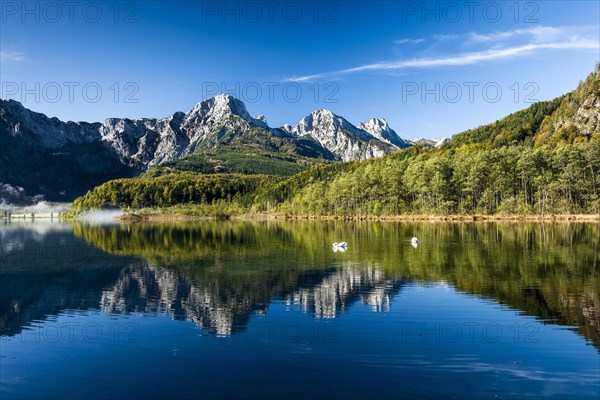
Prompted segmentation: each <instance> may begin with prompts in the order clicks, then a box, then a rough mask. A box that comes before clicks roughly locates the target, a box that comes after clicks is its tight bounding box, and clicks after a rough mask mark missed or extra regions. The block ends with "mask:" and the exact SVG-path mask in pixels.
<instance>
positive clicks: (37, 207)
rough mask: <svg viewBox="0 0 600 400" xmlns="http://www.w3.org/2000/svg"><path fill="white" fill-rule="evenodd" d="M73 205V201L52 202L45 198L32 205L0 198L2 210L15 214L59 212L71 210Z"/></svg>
mask: <svg viewBox="0 0 600 400" xmlns="http://www.w3.org/2000/svg"><path fill="white" fill-rule="evenodd" d="M71 207H72V204H71V203H50V202H47V201H45V200H41V201H38V202H36V203H34V204H31V205H19V204H13V203H9V202H7V201H6V199H0V211H2V210H4V211H10V212H11V213H13V214H31V213H34V214H49V213H53V214H59V213H61V212H65V211H69V210H70V209H71Z"/></svg>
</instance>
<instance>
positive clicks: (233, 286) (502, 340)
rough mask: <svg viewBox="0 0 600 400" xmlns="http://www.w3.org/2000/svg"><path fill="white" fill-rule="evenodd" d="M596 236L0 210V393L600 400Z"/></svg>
mask: <svg viewBox="0 0 600 400" xmlns="http://www.w3.org/2000/svg"><path fill="white" fill-rule="evenodd" d="M413 236H417V237H418V238H419V239H420V242H419V244H418V245H417V246H416V247H414V246H413V245H412V244H411V241H410V238H411V237H413ZM338 241H346V242H348V247H347V251H345V252H343V251H337V252H335V251H333V248H332V243H333V242H338ZM599 253H600V225H598V224H541V223H539V224H509V223H501V224H494V223H477V224H440V223H341V222H336V223H333V222H332V223H316V222H287V223H284V222H281V223H274V222H200V223H181V224H122V225H119V224H113V225H87V224H73V225H71V224H58V223H54V224H50V223H48V224H43V223H29V224H28V223H23V224H18V223H9V224H6V223H5V224H4V225H0V333H1V335H2V336H1V341H0V346H1V347H0V398H1V399H2V400H7V399H14V398H27V399H29V398H54V399H69V398H73V399H84V398H85V399H94V398H101V399H133V398H145V399H151V398H203V399H217V398H218V399H225V398H238V399H250V398H259V399H271V398H272V399H290V398H303V399H305V398H329V399H331V398H345V399H350V398H361V399H364V398H370V399H374V398H422V399H427V398H444V399H522V398H532V399H534V398H557V399H565V398H568V399H598V398H599V397H600V353H599V349H600V257H599Z"/></svg>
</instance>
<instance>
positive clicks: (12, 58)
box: [0, 51, 26, 63]
mask: <svg viewBox="0 0 600 400" xmlns="http://www.w3.org/2000/svg"><path fill="white" fill-rule="evenodd" d="M25 60H26V58H25V55H24V54H23V53H18V52H14V51H0V63H9V62H21V61H25Z"/></svg>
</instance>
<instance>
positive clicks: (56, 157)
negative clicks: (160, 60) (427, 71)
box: [0, 95, 409, 200]
mask: <svg viewBox="0 0 600 400" xmlns="http://www.w3.org/2000/svg"><path fill="white" fill-rule="evenodd" d="M362 126H363V128H359V127H356V126H354V125H352V124H351V123H350V122H348V121H346V120H345V119H344V118H342V117H340V116H338V115H335V114H334V113H332V112H331V111H328V110H319V111H315V112H313V113H311V114H310V115H309V116H307V117H306V118H304V119H303V120H302V121H300V122H299V123H298V124H296V125H294V126H289V125H286V126H284V127H283V128H280V129H272V128H270V127H269V125H268V124H267V122H266V118H265V117H264V116H262V115H261V116H258V117H257V118H254V117H252V116H251V115H250V114H249V113H248V110H247V109H246V106H245V105H244V103H243V102H241V101H240V100H238V99H236V98H234V97H232V96H227V95H219V96H216V97H213V98H210V99H208V100H205V101H203V102H201V103H198V104H197V105H196V106H194V107H193V108H192V109H191V110H189V111H188V112H186V113H183V112H177V113H175V114H173V115H171V116H168V117H166V118H160V119H154V118H142V119H127V118H109V119H107V120H106V121H104V123H87V122H71V121H69V122H62V121H60V120H58V119H57V118H48V117H46V116H45V115H43V114H40V113H36V112H33V111H31V110H28V109H26V108H25V107H23V105H22V104H20V103H18V102H16V101H12V100H8V101H4V100H0V139H1V140H2V143H3V146H2V148H0V167H1V169H0V183H7V184H11V185H15V186H20V187H24V188H25V190H26V192H27V193H28V194H29V195H32V194H43V195H45V196H47V197H48V198H49V199H51V200H71V199H73V198H74V197H76V196H79V195H82V194H84V193H85V192H86V191H87V190H89V189H91V188H93V187H94V186H96V185H98V184H100V183H103V182H105V181H107V180H110V179H115V178H121V177H127V176H135V175H137V174H139V173H141V172H143V171H145V170H146V169H148V168H149V167H151V166H153V165H160V164H162V163H164V162H167V161H172V160H177V159H180V158H183V157H186V156H188V155H191V154H194V153H196V152H198V151H203V150H208V149H211V148H212V147H214V146H215V145H217V144H220V145H221V144H224V145H227V144H230V143H236V144H241V145H242V146H250V147H251V146H252V141H253V138H256V137H258V136H260V137H261V138H263V139H264V140H266V141H269V138H272V137H276V138H280V139H281V138H283V139H284V141H283V142H285V143H288V142H294V141H297V140H300V139H303V138H306V137H310V138H312V139H313V140H314V141H315V142H316V143H318V145H319V146H321V147H322V151H320V152H316V153H319V154H332V155H333V157H335V158H337V159H339V160H343V161H350V160H364V159H368V158H372V157H379V156H382V155H384V154H386V153H389V152H392V151H395V150H398V149H401V148H404V147H407V146H408V145H409V143H407V142H405V141H403V140H402V139H400V138H399V137H398V136H397V135H396V133H395V132H394V131H393V130H392V129H391V128H389V126H388V125H387V123H386V122H385V121H383V120H377V119H374V120H371V121H370V122H369V121H368V122H367V123H364V124H362ZM244 138H246V139H244ZM265 138H266V139H265ZM283 142H282V141H281V140H280V141H279V142H278V143H280V144H281V143H283ZM305 142H306V141H303V143H305ZM271 147H273V146H271ZM276 147H277V145H275V146H274V147H273V148H269V151H275V152H277V151H278V150H280V149H278V148H276Z"/></svg>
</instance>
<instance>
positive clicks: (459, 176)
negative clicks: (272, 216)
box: [75, 67, 600, 216]
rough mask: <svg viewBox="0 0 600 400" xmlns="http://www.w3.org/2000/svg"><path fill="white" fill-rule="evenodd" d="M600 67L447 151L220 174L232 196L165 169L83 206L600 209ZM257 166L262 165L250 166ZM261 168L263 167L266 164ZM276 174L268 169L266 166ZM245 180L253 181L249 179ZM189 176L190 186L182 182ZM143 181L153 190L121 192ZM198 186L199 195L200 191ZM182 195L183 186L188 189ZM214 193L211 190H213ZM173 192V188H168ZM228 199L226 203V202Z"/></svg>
mask: <svg viewBox="0 0 600 400" xmlns="http://www.w3.org/2000/svg"><path fill="white" fill-rule="evenodd" d="M599 82H600V67H597V68H596V70H595V71H594V72H593V73H592V74H591V75H590V76H589V77H588V79H587V80H586V81H585V82H582V83H581V84H580V85H579V87H578V88H577V89H576V90H575V91H573V92H571V93H569V94H567V95H565V96H561V97H559V98H557V99H554V100H551V101H547V102H540V103H536V104H534V105H532V106H531V107H529V108H527V109H525V110H521V111H519V112H516V113H514V114H511V115H509V116H507V117H506V118H504V119H502V120H500V121H496V122H495V123H492V124H489V125H485V126H481V127H479V128H476V129H472V130H468V131H466V132H462V133H459V134H456V135H454V136H453V137H452V139H451V140H450V142H449V143H447V144H445V145H443V146H441V147H439V148H429V147H427V148H426V147H422V146H415V147H412V148H409V149H406V150H402V151H399V152H395V153H392V154H389V155H387V156H385V157H382V158H379V159H371V160H367V161H362V162H350V163H332V164H329V165H324V166H315V167H312V168H311V169H309V170H306V171H303V172H300V173H298V174H296V175H294V176H292V177H289V178H286V179H284V178H273V177H268V176H266V175H262V176H255V177H247V176H246V177H245V176H243V175H219V176H218V182H219V185H221V187H222V185H224V184H225V182H228V181H229V180H231V182H232V185H230V186H226V187H228V188H229V189H227V190H226V191H225V192H226V194H225V195H223V194H217V195H211V196H209V195H206V196H205V197H203V196H202V195H198V194H195V195H186V194H183V195H178V196H177V197H175V195H174V194H173V193H176V192H177V191H173V189H174V188H175V187H180V186H181V185H183V186H186V185H187V186H193V187H195V186H194V185H193V182H195V181H196V180H197V181H198V182H201V185H200V186H201V189H200V192H202V193H204V192H205V191H211V190H212V189H210V185H213V184H215V183H214V182H212V181H209V179H216V178H207V176H204V175H202V174H192V173H186V174H181V173H176V172H173V171H172V170H171V171H169V175H168V176H169V177H168V178H165V177H164V175H163V174H162V173H161V172H160V171H154V172H153V173H154V175H152V174H148V175H147V176H145V177H144V178H141V179H131V180H119V181H117V182H119V186H115V183H113V182H109V183H107V184H105V185H102V186H100V187H99V188H97V189H96V190H94V191H92V192H89V193H88V194H87V195H86V196H85V197H84V198H82V199H80V200H78V201H77V202H76V203H75V206H76V208H77V209H80V208H82V207H107V206H116V207H134V208H137V207H142V206H146V207H148V206H151V207H164V206H171V205H175V204H181V203H192V204H196V205H200V204H202V205H204V206H207V205H208V206H214V207H217V205H218V207H224V206H223V205H224V204H225V203H226V204H227V205H228V209H236V210H243V211H255V212H286V213H290V214H300V215H306V214H311V215H338V216H360V215H365V216H366V215H374V216H383V215H397V214H423V213H425V214H474V213H482V214H542V215H545V214H553V213H561V214H562V213H569V214H573V213H588V214H597V213H600V197H599V194H600V193H599V188H598V186H599V185H600V182H599V179H600V178H599V176H598V175H599V172H600V125H599V117H600V83H599ZM236 172H244V171H236ZM252 172H254V171H252ZM261 172H263V171H261ZM266 173H269V172H266ZM246 180H249V181H248V182H246ZM180 181H183V182H185V183H183V184H182V183H180ZM141 182H144V184H145V185H147V186H148V187H150V188H155V187H156V189H144V190H150V192H152V193H158V192H160V193H162V194H161V196H158V197H152V196H147V195H145V194H143V191H140V192H139V196H145V197H143V201H140V200H139V199H137V197H136V196H134V197H133V198H120V197H118V196H116V197H115V194H114V193H113V192H114V191H125V192H128V191H129V190H130V188H131V187H137V188H139V187H140V185H141ZM200 192H198V193H200ZM184 193H186V192H185V190H184ZM211 193H213V192H211ZM169 194H170V195H169ZM224 202H225V203H224Z"/></svg>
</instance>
